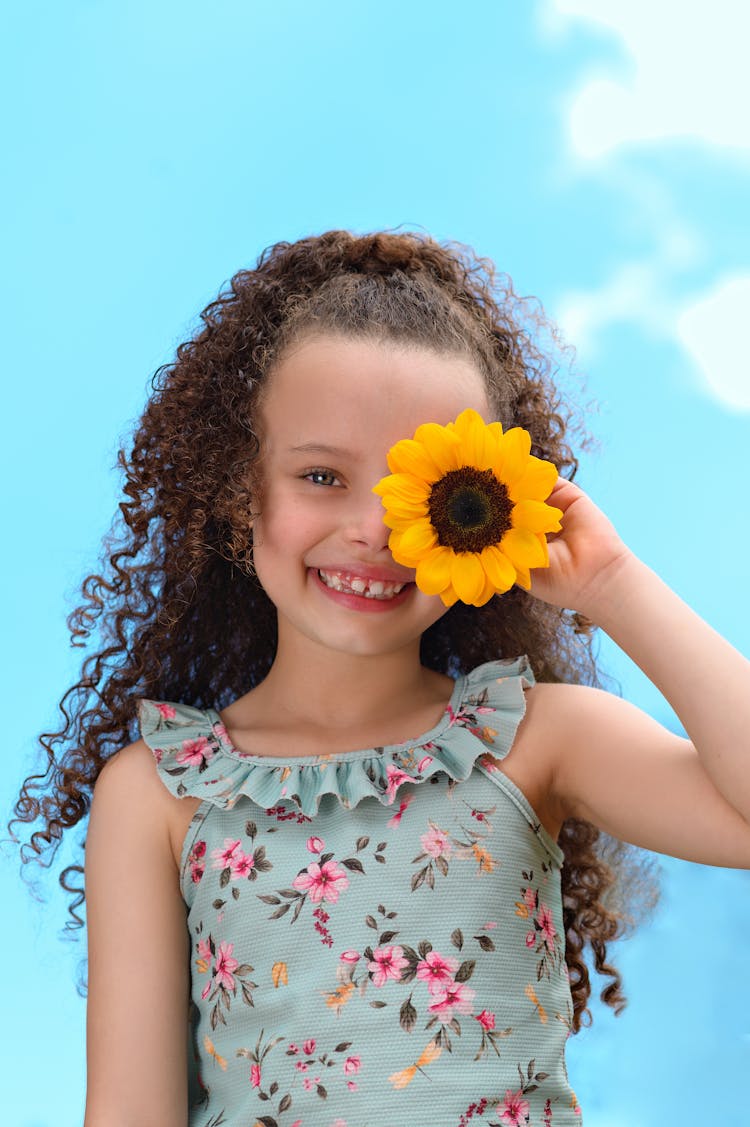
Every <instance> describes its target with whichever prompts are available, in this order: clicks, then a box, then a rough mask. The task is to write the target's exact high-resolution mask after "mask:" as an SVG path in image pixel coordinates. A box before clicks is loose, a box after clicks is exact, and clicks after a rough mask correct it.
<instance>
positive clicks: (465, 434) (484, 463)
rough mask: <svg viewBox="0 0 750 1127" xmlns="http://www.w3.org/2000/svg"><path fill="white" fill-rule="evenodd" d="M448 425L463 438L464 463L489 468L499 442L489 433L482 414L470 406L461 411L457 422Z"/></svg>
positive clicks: (462, 454) (462, 458) (479, 467)
mask: <svg viewBox="0 0 750 1127" xmlns="http://www.w3.org/2000/svg"><path fill="white" fill-rule="evenodd" d="M448 425H449V427H452V429H453V430H454V431H455V433H456V434H458V435H459V436H460V438H461V462H462V465H465V466H475V467H476V468H477V469H480V470H486V469H489V468H490V466H491V465H492V462H493V459H494V457H495V456H496V453H497V442H496V441H494V440H493V438H492V436H491V435H489V434H488V430H487V424H486V423H485V421H484V419H483V418H482V416H481V415H480V414H478V413H477V412H476V411H474V410H472V408H470V407H469V408H467V409H466V410H465V411H462V412H461V414H460V415H459V416H458V418H457V419H456V421H455V423H453V424H451V423H449V424H448ZM488 438H489V441H488Z"/></svg>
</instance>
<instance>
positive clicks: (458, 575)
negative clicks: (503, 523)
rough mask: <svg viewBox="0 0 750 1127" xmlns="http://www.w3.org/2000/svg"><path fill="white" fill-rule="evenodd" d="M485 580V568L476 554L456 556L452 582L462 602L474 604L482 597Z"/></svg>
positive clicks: (453, 562)
mask: <svg viewBox="0 0 750 1127" xmlns="http://www.w3.org/2000/svg"><path fill="white" fill-rule="evenodd" d="M511 531H512V530H511ZM484 579H485V576H484V568H483V567H482V565H481V563H480V562H479V557H478V556H477V554H476V553H475V552H459V553H457V554H456V555H454V557H453V559H452V561H451V581H452V583H453V588H454V590H455V591H456V594H457V595H458V597H459V599H460V600H461V601H462V602H464V603H473V602H474V600H475V599H476V598H478V597H479V595H481V593H482V591H483V589H484Z"/></svg>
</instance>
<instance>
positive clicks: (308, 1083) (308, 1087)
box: [302, 1076, 315, 1092]
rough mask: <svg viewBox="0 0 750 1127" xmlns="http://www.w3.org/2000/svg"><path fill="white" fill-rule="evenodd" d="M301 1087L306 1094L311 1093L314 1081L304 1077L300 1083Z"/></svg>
mask: <svg viewBox="0 0 750 1127" xmlns="http://www.w3.org/2000/svg"><path fill="white" fill-rule="evenodd" d="M302 1087H303V1088H304V1089H305V1091H306V1092H312V1090H313V1088H314V1087H315V1081H314V1080H313V1079H311V1077H309V1076H306V1077H305V1079H304V1080H303V1081H302Z"/></svg>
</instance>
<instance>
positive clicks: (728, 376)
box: [677, 274, 750, 411]
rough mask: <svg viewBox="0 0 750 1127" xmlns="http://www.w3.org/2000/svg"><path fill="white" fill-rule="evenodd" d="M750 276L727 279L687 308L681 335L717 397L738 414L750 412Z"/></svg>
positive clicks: (681, 319) (681, 320) (680, 325)
mask: <svg viewBox="0 0 750 1127" xmlns="http://www.w3.org/2000/svg"><path fill="white" fill-rule="evenodd" d="M748 323H750V274H741V275H736V276H734V277H729V278H725V279H723V280H722V281H721V282H720V283H719V284H718V285H717V286H715V287H714V289H712V290H710V291H709V292H708V293H706V294H704V295H703V296H702V297H701V298H700V299H699V300H697V301H695V302H693V304H691V305H689V306H688V307H687V308H685V309H684V310H683V311H682V313H681V314H680V316H679V317H678V320H677V335H678V337H679V339H680V341H681V342H682V344H683V346H684V348H685V349H686V350H687V352H689V353H690V355H691V356H692V358H693V359H694V361H695V362H696V364H697V365H698V367H699V368H700V370H701V372H702V373H703V376H704V378H705V380H706V382H707V384H708V386H709V388H710V390H711V391H712V392H713V393H714V395H715V396H716V397H717V398H718V399H720V400H721V401H722V402H723V403H724V404H725V405H726V406H728V407H730V408H732V409H733V410H735V411H750V353H749V352H748V344H747V336H748V333H747V326H748Z"/></svg>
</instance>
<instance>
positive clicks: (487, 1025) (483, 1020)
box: [474, 1010, 495, 1029]
mask: <svg viewBox="0 0 750 1127" xmlns="http://www.w3.org/2000/svg"><path fill="white" fill-rule="evenodd" d="M474 1017H475V1018H476V1020H477V1021H478V1022H479V1024H480V1025H481V1027H482V1029H494V1028H495V1015H494V1014H493V1013H490V1011H489V1010H482V1012H481V1013H480V1014H474Z"/></svg>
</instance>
